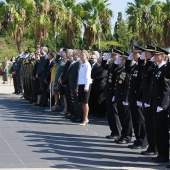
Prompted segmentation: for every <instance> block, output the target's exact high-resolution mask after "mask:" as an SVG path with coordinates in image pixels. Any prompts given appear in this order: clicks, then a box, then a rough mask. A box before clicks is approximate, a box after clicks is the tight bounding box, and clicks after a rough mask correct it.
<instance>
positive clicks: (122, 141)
mask: <svg viewBox="0 0 170 170" xmlns="http://www.w3.org/2000/svg"><path fill="white" fill-rule="evenodd" d="M129 142H130V140H125V139H119V140H117V141H116V143H117V144H127V143H129Z"/></svg>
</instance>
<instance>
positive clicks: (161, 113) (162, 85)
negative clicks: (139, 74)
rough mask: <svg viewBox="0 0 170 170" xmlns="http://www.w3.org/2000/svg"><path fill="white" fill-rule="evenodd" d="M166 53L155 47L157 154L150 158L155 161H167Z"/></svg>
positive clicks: (169, 92)
mask: <svg viewBox="0 0 170 170" xmlns="http://www.w3.org/2000/svg"><path fill="white" fill-rule="evenodd" d="M166 55H168V52H167V51H166V50H165V49H163V48H160V47H157V49H156V52H155V54H154V59H155V62H156V63H157V67H156V68H155V71H154V75H153V90H152V109H153V112H154V117H155V119H154V121H155V137H156V138H155V139H156V147H157V150H158V156H157V157H156V158H153V159H152V160H153V161H154V162H156V163H162V162H168V161H169V131H168V107H169V100H170V79H169V77H167V74H166V60H167V58H166Z"/></svg>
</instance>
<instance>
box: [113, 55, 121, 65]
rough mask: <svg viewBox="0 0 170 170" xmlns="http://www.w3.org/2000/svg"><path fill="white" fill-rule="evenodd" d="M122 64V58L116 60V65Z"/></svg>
mask: <svg viewBox="0 0 170 170" xmlns="http://www.w3.org/2000/svg"><path fill="white" fill-rule="evenodd" d="M121 62H122V58H121V57H120V56H119V57H118V58H117V59H116V60H115V62H114V63H115V64H116V65H118V64H120V63H121Z"/></svg>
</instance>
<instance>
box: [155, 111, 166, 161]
mask: <svg viewBox="0 0 170 170" xmlns="http://www.w3.org/2000/svg"><path fill="white" fill-rule="evenodd" d="M154 116H155V118H154V119H155V133H156V134H155V136H156V147H157V150H158V154H159V155H160V156H161V157H163V158H165V159H169V129H168V109H166V110H163V111H161V112H155V115H154ZM160 120H161V121H160Z"/></svg>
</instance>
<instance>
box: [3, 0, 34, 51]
mask: <svg viewBox="0 0 170 170" xmlns="http://www.w3.org/2000/svg"><path fill="white" fill-rule="evenodd" d="M6 2H7V4H5V3H1V4H0V11H1V12H0V18H1V19H2V18H3V20H2V23H1V25H2V31H7V32H8V33H9V34H10V35H11V38H12V39H13V40H15V42H16V45H17V49H18V52H19V53H22V52H23V49H22V37H23V33H24V29H25V27H26V26H28V25H29V24H30V19H31V18H32V16H33V14H34V10H35V2H34V0H27V1H25V0H7V1H6Z"/></svg>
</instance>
